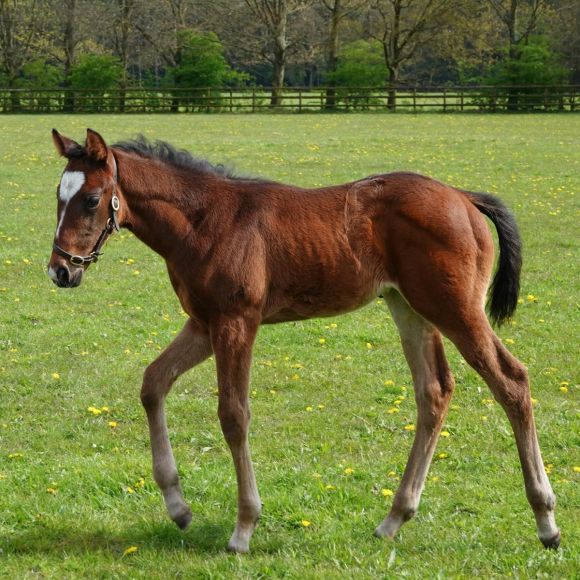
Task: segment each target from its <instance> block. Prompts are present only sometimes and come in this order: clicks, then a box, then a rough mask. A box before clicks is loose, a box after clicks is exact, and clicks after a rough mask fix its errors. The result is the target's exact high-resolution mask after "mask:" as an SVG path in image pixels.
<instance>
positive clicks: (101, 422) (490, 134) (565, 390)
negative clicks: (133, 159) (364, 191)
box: [0, 114, 580, 578]
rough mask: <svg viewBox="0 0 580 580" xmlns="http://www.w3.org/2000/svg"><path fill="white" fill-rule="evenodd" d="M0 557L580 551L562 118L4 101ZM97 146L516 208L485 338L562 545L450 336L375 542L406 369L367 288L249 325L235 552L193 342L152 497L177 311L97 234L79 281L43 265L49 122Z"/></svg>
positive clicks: (75, 562) (579, 557)
mask: <svg viewBox="0 0 580 580" xmlns="http://www.w3.org/2000/svg"><path fill="white" fill-rule="evenodd" d="M0 126H1V129H2V137H3V138H2V140H1V142H0V199H1V203H2V205H1V208H2V209H1V212H0V304H1V307H0V320H1V322H0V576H2V577H4V576H5V577H12V578H35V577H49V578H51V577H91V578H95V577H107V578H108V577H130V578H140V577H146V578H170V577H184V578H193V577H196V578H197V577H201V578H215V577H232V576H235V577H239V578H246V577H290V578H295V577H303V578H315V577H316V578H334V577H345V576H350V577H357V578H367V577H368V578H377V577H387V578H390V577H416V578H424V577H429V578H431V577H466V578H467V577H473V576H485V577H502V578H503V577H506V576H512V577H516V578H527V577H534V578H535V577H551V578H569V577H573V576H574V575H576V574H577V573H578V570H579V569H580V551H579V545H580V543H579V542H580V525H579V524H578V522H579V521H580V508H579V505H580V492H579V489H578V484H579V480H580V452H579V448H580V435H579V433H580V421H579V418H580V415H579V414H578V402H579V400H580V399H579V396H578V395H579V390H578V375H579V372H578V371H579V368H578V362H577V351H578V342H577V337H578V336H579V331H580V328H579V326H580V325H579V318H578V285H579V280H580V272H579V268H578V258H577V256H578V253H577V249H578V237H579V236H578V226H577V224H578V218H579V212H578V199H577V195H578V192H579V191H580V138H579V135H580V117H578V116H577V115H545V116H508V115H502V116H480V115H473V116H471V115H469V116H459V115H457V116H454V115H428V116H420V117H414V116H406V115H405V116H397V117H394V116H388V115H368V114H367V115H364V114H362V115H317V116H296V115H295V116H283V115H275V116H268V115H256V116H254V115H243V116H233V115H232V116H229V115H220V116H185V115H181V116H137V115H135V116H130V117H121V116H104V115H103V116H101V115H94V116H4V117H1V118H0ZM53 126H54V127H56V128H58V129H59V130H60V131H61V132H63V133H64V134H66V135H68V136H70V137H73V138H76V139H81V138H84V134H85V129H86V127H92V128H94V129H95V130H97V131H99V132H101V133H102V135H103V136H104V137H105V139H107V140H108V141H109V142H114V141H115V140H117V139H121V138H126V137H132V136H134V135H135V134H137V133H143V134H144V135H146V136H147V137H149V138H152V139H155V138H160V139H164V140H167V141H170V142H172V143H173V144H175V145H177V146H180V147H183V148H187V149H188V150H190V151H192V152H193V153H194V154H196V155H199V156H205V157H207V158H208V159H209V160H210V161H212V162H214V163H219V162H222V163H231V164H233V165H234V166H235V167H236V168H237V169H238V170H239V172H240V173H247V174H255V175H263V176H267V177H270V178H273V179H277V180H281V181H287V182H292V183H295V184H298V185H304V186H318V185H323V184H329V183H341V182H345V181H350V180H353V179H358V178H360V177H363V176H365V175H369V174H372V173H382V172H388V171H394V170H399V169H407V170H412V171H417V172H420V173H425V174H428V175H431V176H432V177H435V178H437V179H440V180H442V181H445V182H447V183H450V184H452V185H455V186H457V187H460V188H465V189H470V190H474V191H487V192H490V193H496V194H498V195H499V196H501V198H502V199H503V200H504V201H505V202H506V203H507V204H508V206H510V207H511V208H512V210H513V211H514V213H515V215H516V218H517V221H518V223H519V226H520V229H521V234H522V237H523V242H524V269H523V278H522V291H521V298H520V301H521V304H520V305H519V307H518V310H517V312H516V315H515V317H514V319H513V320H512V321H511V322H510V323H508V324H506V325H505V326H504V327H502V328H501V329H500V331H499V335H500V337H501V338H502V340H503V341H504V342H505V343H506V345H508V347H509V348H510V350H512V352H514V354H515V355H516V356H517V357H518V358H520V359H521V360H522V361H523V362H524V363H525V364H526V365H527V367H528V369H529V374H530V382H531V385H532V396H533V397H534V401H535V413H536V424H537V428H538V434H539V438H540V445H541V447H542V451H543V456H544V460H545V464H546V470H547V471H548V473H549V477H550V479H551V483H552V486H553V488H554V491H555V493H556V496H557V498H558V505H557V512H556V516H557V521H558V525H559V526H560V528H561V531H562V545H561V548H560V549H559V550H558V551H547V550H544V548H543V547H542V546H541V544H540V542H539V541H538V539H537V537H536V532H535V525H534V518H533V514H532V511H531V509H530V508H529V505H528V503H527V501H526V498H525V493H524V489H523V480H522V475H521V471H520V466H519V461H518V457H517V452H516V448H515V443H514V438H513V434H512V432H511V429H510V427H509V424H508V421H507V419H506V417H505V415H504V413H503V411H502V410H501V408H500V407H499V405H498V404H497V403H494V402H493V400H492V397H491V394H490V392H489V391H488V390H487V387H485V385H484V384H483V382H482V381H481V380H480V379H479V377H478V375H476V373H475V372H474V371H472V370H471V369H470V368H469V367H468V366H467V365H466V364H465V363H464V362H463V361H462V360H461V359H460V357H459V356H458V354H457V352H456V350H455V349H454V348H453V347H452V346H451V345H450V344H449V343H446V347H447V353H448V358H449V361H450V365H451V368H452V370H453V371H454V374H455V378H456V382H457V388H456V391H455V395H454V399H453V401H452V406H451V410H450V412H449V415H448V417H447V420H446V422H445V425H444V428H443V429H444V431H443V434H442V435H443V436H442V438H441V440H440V442H439V445H438V448H437V451H436V454H435V459H434V462H433V465H432V467H431V471H430V474H429V476H428V478H427V484H426V487H425V491H424V493H423V499H422V503H421V506H420V509H419V514H418V515H417V517H416V518H415V519H414V520H413V521H411V522H409V523H408V524H406V525H405V526H404V527H403V528H402V530H401V531H400V533H399V536H398V537H397V539H396V540H395V541H394V542H389V541H385V540H379V539H377V538H374V537H373V535H372V532H373V530H374V528H375V526H376V525H377V524H378V523H379V522H380V521H381V520H382V519H383V518H384V516H385V514H386V512H387V510H388V507H389V505H390V502H391V501H392V494H393V492H394V491H395V490H396V487H397V483H398V479H399V478H400V476H401V474H402V471H403V468H404V465H405V461H406V459H407V456H408V452H409V449H410V446H411V443H412V438H413V430H412V429H413V423H414V419H415V404H414V401H413V395H412V385H411V383H410V375H409V371H408V367H407V365H406V363H405V361H404V358H403V355H402V351H401V347H400V344H399V341H398V335H397V332H396V330H395V327H394V324H393V322H392V320H391V318H390V316H389V314H388V310H387V308H386V306H385V305H384V304H382V302H381V301H380V300H376V301H374V302H373V303H372V304H371V305H369V306H368V307H366V308H365V309H363V310H360V311H357V312H354V313H352V314H348V315H346V316H343V317H339V318H333V319H318V320H311V321H306V322H298V323H289V324H283V325H276V326H270V327H264V328H262V329H261V331H260V334H259V337H258V340H257V344H256V348H255V356H254V366H253V375H252V387H251V405H252V412H253V419H252V426H251V437H250V441H251V445H252V450H253V459H254V463H255V469H256V476H257V479H258V486H259V488H260V493H261V496H262V500H263V502H264V511H263V515H262V518H261V521H260V524H259V526H258V528H257V530H256V533H255V534H254V537H253V541H252V551H251V553H250V554H249V555H247V556H235V555H232V554H229V553H227V552H226V551H225V546H226V543H227V540H228V538H229V535H230V533H231V531H232V529H233V524H234V521H235V507H236V501H235V475H234V470H233V466H232V462H231V457H230V453H229V450H228V449H227V446H226V444H225V442H224V440H223V437H222V434H221V431H220V428H219V422H218V420H217V417H216V405H217V397H216V387H215V374H214V367H213V363H212V361H211V360H210V361H207V362H205V363H204V364H202V365H201V366H200V367H198V368H197V369H195V370H194V371H193V372H191V373H187V374H186V375H184V376H183V377H182V378H181V379H180V380H179V381H178V383H177V384H176V385H175V387H174V390H173V392H172V393H171V395H170V396H169V398H168V402H167V414H168V421H169V428H170V434H171V438H172V443H173V448H174V452H175V456H176V460H177V463H178V467H179V470H180V473H181V477H182V486H183V490H184V495H185V498H186V500H187V501H189V502H190V503H191V507H192V510H193V514H194V519H193V522H192V525H191V527H190V528H189V530H188V531H187V532H185V533H182V532H180V531H179V530H178V529H177V528H176V527H175V526H174V524H173V523H172V522H171V521H170V520H169V518H168V516H167V515H166V511H165V507H164V506H163V502H162V498H161V496H160V493H159V491H158V489H157V486H156V485H155V482H154V481H153V479H152V476H151V466H150V451H149V441H148V431H147V424H146V420H145V416H144V412H143V410H142V408H141V405H140V401H139V389H140V385H141V377H142V372H143V370H144V368H145V366H146V365H147V364H148V363H149V362H151V361H152V360H153V359H154V358H155V357H156V356H157V354H158V352H159V351H160V350H161V349H162V348H163V347H164V346H165V345H166V344H167V343H168V342H169V341H170V340H171V339H172V337H173V336H174V335H175V334H176V333H177V332H178V331H179V330H180V329H181V327H182V325H183V323H184V320H185V319H184V317H183V313H182V312H181V309H180V307H179V304H178V302H177V299H176V298H175V296H174V294H173V291H172V289H171V287H170V283H169V281H168V279H167V276H166V273H165V268H164V264H163V262H162V260H161V259H160V258H158V257H157V256H156V255H155V254H154V253H152V252H151V251H150V250H149V249H147V248H146V247H145V246H143V245H142V244H141V243H140V242H139V241H138V240H136V239H135V238H134V237H133V236H132V235H131V234H130V233H128V232H126V231H122V232H121V234H116V235H114V236H113V237H112V238H111V240H110V241H109V243H108V245H107V246H106V248H105V255H104V256H103V258H102V259H101V260H100V261H99V263H98V264H97V265H96V266H93V267H91V268H90V270H89V271H88V272H87V274H86V276H85V279H84V282H83V284H82V285H81V287H79V288H78V289H74V290H61V289H56V288H55V287H54V286H53V284H52V282H51V281H50V280H49V278H48V277H47V276H46V272H45V265H46V262H47V260H48V257H49V254H50V248H51V244H52V239H53V235H54V229H55V225H56V199H55V188H56V185H57V183H58V180H59V177H60V174H61V172H62V169H63V167H64V163H63V160H61V159H59V158H58V157H57V154H56V152H55V150H54V148H53V145H52V142H51V139H50V129H51V128H52V127H53Z"/></svg>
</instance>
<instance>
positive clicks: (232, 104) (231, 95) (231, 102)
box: [230, 89, 234, 113]
mask: <svg viewBox="0 0 580 580" xmlns="http://www.w3.org/2000/svg"><path fill="white" fill-rule="evenodd" d="M233 110H234V96H233V90H232V89H230V113H232V112H233Z"/></svg>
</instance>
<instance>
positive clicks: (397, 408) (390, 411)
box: [387, 407, 401, 415]
mask: <svg viewBox="0 0 580 580" xmlns="http://www.w3.org/2000/svg"><path fill="white" fill-rule="evenodd" d="M400 410H401V409H399V407H391V408H390V409H389V410H388V411H387V413H388V414H389V415H392V414H393V413H398V412H399V411H400Z"/></svg>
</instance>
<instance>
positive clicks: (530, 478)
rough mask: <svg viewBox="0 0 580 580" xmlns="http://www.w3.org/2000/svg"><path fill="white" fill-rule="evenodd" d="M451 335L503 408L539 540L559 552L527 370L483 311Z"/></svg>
mask: <svg viewBox="0 0 580 580" xmlns="http://www.w3.org/2000/svg"><path fill="white" fill-rule="evenodd" d="M448 335H449V337H450V338H451V339H452V340H453V342H454V343H455V344H456V346H457V348H458V349H459V351H460V352H461V354H462V355H463V356H464V357H465V360H467V362H468V363H469V364H470V365H471V366H472V367H473V368H474V369H475V370H476V371H477V372H478V373H479V374H480V375H481V376H482V377H483V379H484V380H485V382H486V383H487V384H488V386H489V388H490V389H491V391H492V393H493V395H494V397H495V398H496V399H497V401H499V403H500V404H501V405H502V407H503V408H504V410H505V412H506V414H507V416H508V418H509V420H510V423H511V425H512V429H513V431H514V435H515V439H516V445H517V448H518V453H519V457H520V462H521V465H522V471H523V475H524V482H525V486H526V495H527V497H528V501H529V502H530V505H531V506H532V509H533V511H534V515H535V517H536V524H537V528H538V536H539V537H540V540H541V541H542V543H543V544H544V546H546V548H557V547H558V545H559V544H560V530H559V529H558V527H557V526H556V521H555V517H554V507H555V505H556V497H555V496H554V492H553V491H552V488H551V486H550V482H549V480H548V476H547V475H546V471H545V469H544V463H543V461H542V456H541V453H540V446H539V444H538V437H537V434H536V427H535V424H534V414H533V411H532V401H531V396H530V387H529V383H528V374H527V371H526V368H525V367H524V365H523V364H522V363H521V362H520V361H518V360H517V359H516V358H515V357H514V356H513V355H512V354H510V352H509V351H508V350H507V349H506V348H505V347H504V346H503V344H502V343H501V342H500V340H499V338H498V337H497V336H496V335H495V333H494V332H493V331H492V329H491V327H490V326H489V323H488V322H487V319H486V318H485V315H484V313H483V311H482V312H481V314H480V315H479V316H478V317H474V321H472V322H470V323H469V324H467V325H466V326H465V327H464V328H462V329H460V330H457V329H456V330H454V331H450V332H448Z"/></svg>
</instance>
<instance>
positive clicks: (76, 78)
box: [70, 54, 123, 112]
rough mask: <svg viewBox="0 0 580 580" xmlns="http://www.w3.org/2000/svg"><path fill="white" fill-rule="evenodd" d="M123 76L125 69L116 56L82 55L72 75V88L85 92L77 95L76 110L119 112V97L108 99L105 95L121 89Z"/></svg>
mask: <svg viewBox="0 0 580 580" xmlns="http://www.w3.org/2000/svg"><path fill="white" fill-rule="evenodd" d="M122 74H123V67H122V65H121V62H120V60H119V59H118V58H117V57H115V56H111V55H106V54H84V55H82V56H81V57H80V58H79V59H78V62H77V63H76V64H75V65H74V66H73V68H72V70H71V74H70V86H71V88H73V89H75V90H79V91H83V92H82V93H75V110H77V111H89V112H92V111H108V110H113V111H114V110H117V109H118V107H117V105H118V103H117V99H118V98H119V95H118V94H117V95H115V96H114V97H111V96H109V98H108V99H106V98H105V93H106V92H107V91H110V90H112V89H117V88H118V87H119V81H120V79H121V76H122ZM87 91H88V92H87Z"/></svg>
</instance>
